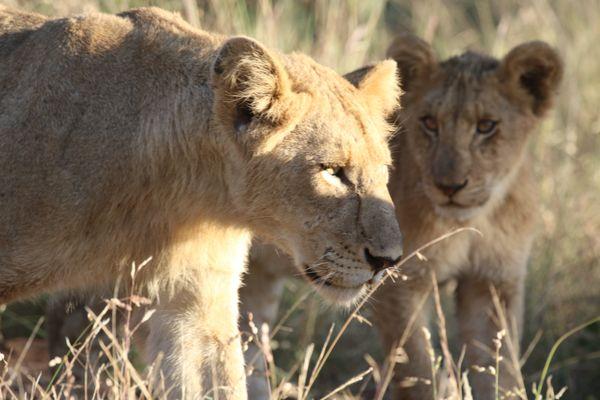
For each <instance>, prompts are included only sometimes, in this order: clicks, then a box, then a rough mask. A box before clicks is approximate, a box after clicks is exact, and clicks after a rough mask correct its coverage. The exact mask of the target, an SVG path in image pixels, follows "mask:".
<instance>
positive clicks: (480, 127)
mask: <svg viewBox="0 0 600 400" xmlns="http://www.w3.org/2000/svg"><path fill="white" fill-rule="evenodd" d="M497 125H498V122H497V121H494V120H491V119H480V120H479V121H478V122H477V133H478V134H480V135H489V134H490V133H492V132H493V131H494V129H496V126H497Z"/></svg>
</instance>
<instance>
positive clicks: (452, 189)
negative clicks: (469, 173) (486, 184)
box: [435, 179, 469, 197]
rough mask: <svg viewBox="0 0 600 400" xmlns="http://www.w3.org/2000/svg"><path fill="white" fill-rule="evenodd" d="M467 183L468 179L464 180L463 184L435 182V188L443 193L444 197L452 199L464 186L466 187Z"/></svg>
mask: <svg viewBox="0 0 600 400" xmlns="http://www.w3.org/2000/svg"><path fill="white" fill-rule="evenodd" d="M468 182H469V180H468V179H466V180H465V181H464V182H463V183H458V184H456V183H451V184H449V185H447V184H444V183H441V182H435V186H436V187H437V188H438V189H439V190H440V191H441V192H442V193H444V194H445V195H446V196H448V197H452V196H454V195H455V194H456V193H457V192H458V191H459V190H461V189H462V188H464V187H465V186H467V183H468Z"/></svg>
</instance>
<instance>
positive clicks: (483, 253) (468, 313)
mask: <svg viewBox="0 0 600 400" xmlns="http://www.w3.org/2000/svg"><path fill="white" fill-rule="evenodd" d="M388 57H390V58H393V59H395V60H396V61H397V62H398V66H399V69H400V76H401V80H402V87H403V90H404V91H405V93H404V95H403V96H402V109H401V110H400V111H399V112H398V114H397V115H396V121H400V122H401V127H400V132H399V133H398V134H397V135H395V136H394V138H393V140H392V147H393V149H394V153H393V158H394V168H393V172H392V175H391V178H390V183H389V188H390V193H391V194H392V199H393V200H394V203H395V204H396V214H397V217H398V221H399V223H400V228H401V229H402V231H403V233H404V235H405V241H404V244H405V247H404V251H405V253H406V254H410V253H411V252H412V251H414V250H415V249H417V248H419V247H420V246H422V245H424V244H425V243H427V242H429V241H431V240H433V239H435V238H437V237H439V236H441V235H443V234H445V233H448V232H449V231H452V230H454V229H456V228H458V227H473V228H476V229H478V230H479V231H480V232H481V235H478V234H476V233H473V232H463V233H461V234H459V235H456V236H454V237H452V238H449V239H446V240H445V241H443V242H441V243H439V244H436V245H435V246H432V247H431V248H428V249H427V250H425V251H423V252H422V253H423V255H424V256H425V257H426V259H427V261H426V262H424V261H419V260H417V259H413V260H411V261H409V262H408V263H406V264H404V265H403V267H402V270H401V271H399V272H400V273H402V274H403V275H404V276H405V277H406V278H407V280H406V281H403V280H401V279H397V280H396V282H395V283H392V282H390V281H389V280H388V282H387V283H386V284H384V285H383V286H382V287H381V288H379V290H378V291H377V292H376V293H375V299H374V301H373V304H374V307H373V312H374V315H375V318H374V319H375V322H376V325H377V326H378V328H379V330H380V332H381V335H382V337H383V341H384V345H385V348H386V349H387V351H388V352H392V351H394V350H395V348H396V347H397V346H402V347H403V348H404V349H405V350H406V352H407V354H408V362H407V363H399V364H397V365H396V371H395V377H394V382H395V384H396V385H395V388H394V389H393V390H394V398H396V399H415V400H416V399H430V398H433V397H432V396H433V392H432V387H431V385H427V384H425V383H423V382H426V381H430V382H431V381H432V379H431V378H432V377H431V361H430V358H429V354H428V352H427V348H428V347H427V343H426V342H425V337H424V335H423V331H422V329H421V328H422V327H426V326H428V323H429V314H430V310H429V309H428V306H424V307H423V308H422V309H421V308H420V305H421V304H422V300H424V298H425V297H426V296H429V295H430V294H431V288H432V286H431V283H432V277H431V273H432V272H433V273H435V276H436V277H437V281H438V282H441V283H443V282H446V281H450V280H455V281H456V282H457V290H456V310H457V317H458V323H459V329H460V338H461V341H462V343H463V344H464V345H465V349H466V355H465V358H466V359H465V362H464V363H463V366H466V367H469V366H473V365H477V366H483V367H487V366H494V365H495V361H494V358H493V357H492V356H491V355H492V354H493V353H494V349H495V348H494V344H493V339H494V338H495V337H496V334H497V333H498V331H500V330H502V329H503V328H504V327H505V326H504V325H503V324H501V323H500V324H497V323H496V322H495V321H499V319H498V318H499V316H498V315H497V314H498V310H497V309H496V307H495V306H494V301H493V295H492V293H496V294H497V295H498V298H499V303H500V304H501V309H500V311H501V314H503V315H504V317H505V320H506V324H507V325H508V327H507V328H508V331H509V332H508V333H509V335H508V336H507V337H506V338H505V341H504V342H503V344H502V356H503V357H504V361H503V362H502V364H501V366H500V375H499V384H500V390H501V393H503V396H506V397H509V398H510V397H511V395H510V393H509V392H508V391H511V390H512V391H513V393H514V392H515V391H516V390H522V389H523V387H522V381H521V377H520V372H519V369H518V364H516V363H515V359H516V357H517V355H518V347H519V346H518V345H519V338H520V331H521V329H520V328H521V324H522V319H523V284H524V279H525V276H526V271H527V261H528V257H529V252H530V247H531V243H532V240H533V238H534V232H535V225H536V216H537V209H538V202H537V198H536V189H535V182H534V180H533V177H532V176H531V163H530V160H529V158H528V156H527V146H528V142H529V138H530V137H531V135H532V134H533V131H534V130H535V127H536V126H537V125H538V124H539V122H540V120H541V119H542V118H543V117H544V115H545V114H546V112H547V111H548V110H549V108H550V107H551V105H552V101H553V99H554V97H555V93H556V91H557V87H558V85H559V83H560V81H561V77H562V71H563V68H562V63H561V60H560V58H559V56H558V55H557V53H556V52H555V51H554V50H553V49H552V48H551V47H550V46H548V45H547V44H545V43H542V42H529V43H524V44H522V45H520V46H517V47H515V48H514V49H512V50H511V51H510V52H509V53H508V54H507V55H506V56H505V57H504V58H503V59H501V60H497V59H495V58H492V57H489V56H486V55H483V54H477V53H473V52H466V53H464V54H461V55H459V56H456V57H452V58H450V59H448V60H445V61H437V58H436V56H435V55H434V53H433V51H432V50H431V48H430V46H429V45H428V44H427V43H425V42H424V41H422V40H421V39H419V38H416V37H414V36H410V35H403V36H400V37H398V38H397V39H396V40H395V41H394V42H393V43H392V45H391V46H390V48H389V51H388ZM370 68H371V67H365V68H361V69H359V70H357V71H355V72H353V73H350V74H348V75H347V78H348V79H350V80H351V81H356V80H359V79H360V77H361V76H363V75H364V74H365V73H368V71H370ZM252 254H253V256H252V257H251V263H250V271H251V273H250V277H249V279H248V282H249V285H248V286H247V287H244V288H243V289H242V292H241V297H242V317H244V316H245V314H247V312H248V311H249V312H252V313H253V315H254V318H255V323H257V324H258V325H260V323H261V322H271V321H272V319H273V318H274V317H275V314H274V312H273V310H276V308H275V307H273V306H272V304H273V302H274V300H273V299H275V298H276V296H275V295H277V293H278V292H279V291H280V290H281V289H280V287H279V286H278V284H277V281H278V279H281V275H282V273H279V274H274V273H273V270H274V268H273V267H272V266H270V265H271V264H273V263H279V264H282V265H285V264H286V261H285V259H282V258H280V259H279V261H273V259H272V258H273V257H274V256H273V250H272V249H271V250H269V249H268V248H266V247H265V246H262V247H260V248H256V247H254V248H253V250H252ZM279 268H280V271H286V270H289V268H288V267H279ZM252 275H257V277H254V278H253V277H252ZM258 276H260V278H259V277H258ZM269 281H271V282H272V285H271V286H267V284H266V282H269ZM252 284H257V285H258V284H260V290H257V289H253V288H252V287H250V285H252ZM492 288H493V289H492ZM261 296H262V297H261ZM256 306H261V307H262V310H263V311H262V312H261V310H256V309H254V308H253V307H256ZM268 306H270V307H271V308H269V307H268ZM264 310H271V313H265V312H264ZM411 318H415V319H414V321H412V322H411V323H409V321H411ZM257 319H258V321H256V320H257ZM407 329H408V331H407V335H406V337H404V332H405V331H406V330H407ZM509 339H510V340H509ZM400 340H403V341H402V342H401V343H400ZM490 349H491V350H490ZM253 351H256V350H255V349H252V348H251V349H249V352H248V354H249V355H251V356H252V352H253ZM248 359H251V357H248ZM262 365H264V363H262V364H261V365H258V364H257V365H256V366H255V374H254V375H253V376H252V377H251V378H249V386H250V393H252V395H253V398H265V397H264V395H263V393H265V390H266V389H265V388H266V381H265V379H264V368H262ZM516 366H517V367H516ZM411 377H412V378H414V377H418V378H422V379H420V380H418V381H417V382H416V384H414V381H411V380H410V379H407V378H411ZM469 379H470V383H471V386H472V388H473V394H474V398H477V399H493V398H494V377H493V376H491V375H490V374H489V373H487V372H484V373H481V372H477V371H476V370H471V372H470V374H469ZM405 380H406V381H405ZM261 395H262V396H263V397H260V396H261ZM512 396H514V394H513V395H512Z"/></svg>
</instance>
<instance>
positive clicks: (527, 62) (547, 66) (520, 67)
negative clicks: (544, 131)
mask: <svg viewBox="0 0 600 400" xmlns="http://www.w3.org/2000/svg"><path fill="white" fill-rule="evenodd" d="M562 75H563V63H562V60H561V58H560V56H559V55H558V54H557V53H556V51H555V50H554V49H553V48H552V47H550V45H548V44H547V43H544V42H540V41H535V42H527V43H523V44H521V45H519V46H517V47H515V48H513V49H512V50H511V51H510V52H509V53H508V54H507V55H506V56H505V57H504V59H503V60H502V62H501V65H500V69H499V77H500V80H501V81H503V82H505V83H507V84H508V85H511V86H513V87H516V88H518V90H519V91H520V92H521V93H523V92H524V94H526V96H527V97H528V100H529V103H530V104H531V110H532V111H533V113H534V114H535V115H537V116H542V115H543V114H544V113H545V112H546V111H547V110H548V109H549V108H550V107H551V106H552V102H553V100H554V96H555V94H556V91H557V89H558V86H559V84H560V82H561V80H562Z"/></svg>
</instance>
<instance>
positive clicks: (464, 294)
mask: <svg viewBox="0 0 600 400" xmlns="http://www.w3.org/2000/svg"><path fill="white" fill-rule="evenodd" d="M495 296H497V297H496V299H497V301H496V302H495V301H494V297H495ZM498 305H499V306H500V309H498ZM457 314H458V320H459V325H460V333H461V340H462V342H463V344H464V346H465V349H466V353H465V361H466V365H467V366H470V367H472V366H478V367H483V368H485V371H484V372H477V371H476V370H473V369H471V371H470V372H469V382H470V384H471V387H472V388H473V394H474V396H475V398H477V399H484V400H485V399H495V398H496V383H495V382H496V377H495V376H494V375H493V374H492V373H491V371H490V369H489V367H493V368H494V370H495V369H496V347H497V346H498V344H500V345H501V347H500V349H499V356H500V357H501V362H500V363H499V365H498V367H499V368H498V370H497V371H495V373H497V374H499V375H498V394H499V395H500V396H501V397H502V398H519V397H518V396H516V395H510V394H509V393H508V392H509V391H510V392H512V393H513V394H514V393H516V391H517V390H519V388H522V383H521V382H522V380H521V375H520V370H519V367H518V365H519V364H518V356H519V339H520V331H521V325H522V318H523V282H522V281H518V282H513V283H504V284H501V285H493V284H492V283H491V282H490V281H487V280H482V279H478V278H474V277H463V278H461V279H459V281H458V288H457ZM499 332H502V333H500V334H499ZM499 339H500V342H499V341H498V340H499ZM478 369H479V368H478Z"/></svg>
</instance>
